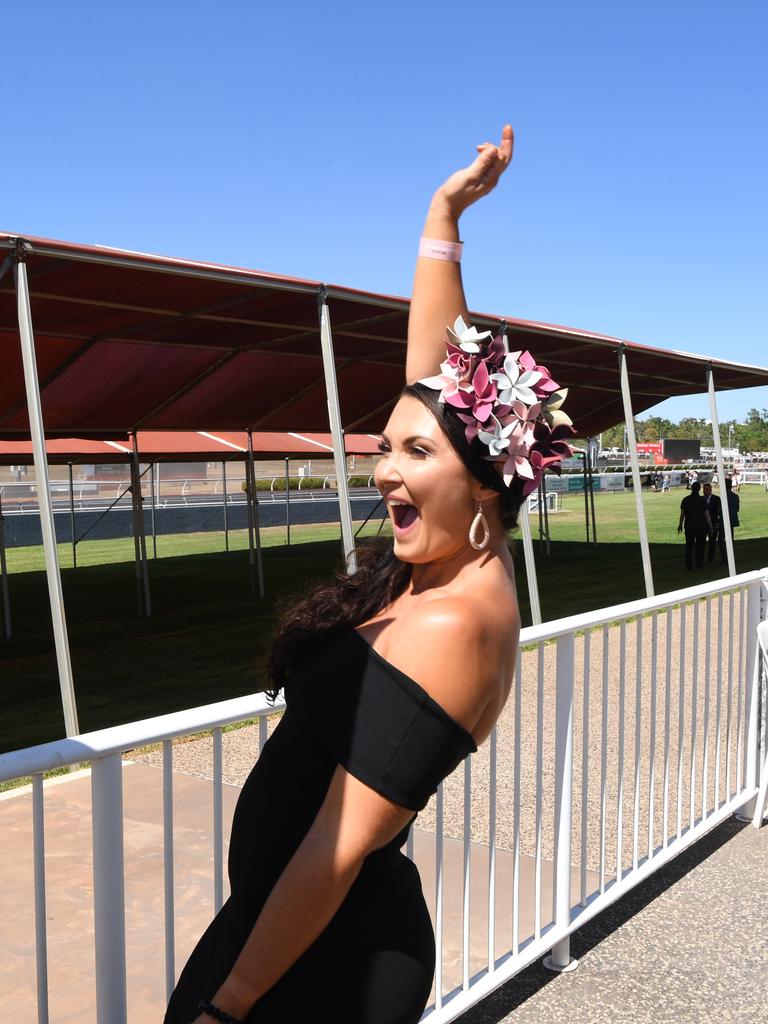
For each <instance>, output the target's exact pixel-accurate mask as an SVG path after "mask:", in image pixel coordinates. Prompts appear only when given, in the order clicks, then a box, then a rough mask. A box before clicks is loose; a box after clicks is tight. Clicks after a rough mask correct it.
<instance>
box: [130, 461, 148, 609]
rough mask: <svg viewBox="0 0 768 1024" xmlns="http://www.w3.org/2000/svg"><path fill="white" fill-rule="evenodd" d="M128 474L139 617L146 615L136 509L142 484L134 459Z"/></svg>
mask: <svg viewBox="0 0 768 1024" xmlns="http://www.w3.org/2000/svg"><path fill="white" fill-rule="evenodd" d="M128 472H129V473H130V478H131V486H130V492H131V530H132V533H133V571H134V577H135V579H136V604H137V606H138V609H139V615H143V614H144V596H143V595H144V590H143V584H142V580H141V548H140V547H139V515H138V511H137V508H136V491H137V490H138V489H139V488H140V487H141V483H140V481H139V480H138V477H137V473H136V467H135V466H134V462H133V458H132V459H131V461H130V463H129V465H128Z"/></svg>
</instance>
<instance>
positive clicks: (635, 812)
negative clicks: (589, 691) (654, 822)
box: [632, 615, 643, 871]
mask: <svg viewBox="0 0 768 1024" xmlns="http://www.w3.org/2000/svg"><path fill="white" fill-rule="evenodd" d="M636 625H637V630H636V635H635V751H634V753H635V789H634V803H633V806H632V867H633V869H634V870H635V871H637V865H638V861H639V857H640V852H639V847H640V742H641V738H642V737H641V728H640V727H641V723H642V717H643V617H642V615H638V617H637V619H636Z"/></svg>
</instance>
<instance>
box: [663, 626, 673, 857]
mask: <svg viewBox="0 0 768 1024" xmlns="http://www.w3.org/2000/svg"><path fill="white" fill-rule="evenodd" d="M664 621H665V629H666V637H665V644H664V803H663V811H662V838H661V843H662V847H663V848H664V849H666V848H667V843H668V841H669V753H670V751H669V745H670V737H671V726H672V708H671V703H672V609H671V608H667V611H666V614H665V618H664Z"/></svg>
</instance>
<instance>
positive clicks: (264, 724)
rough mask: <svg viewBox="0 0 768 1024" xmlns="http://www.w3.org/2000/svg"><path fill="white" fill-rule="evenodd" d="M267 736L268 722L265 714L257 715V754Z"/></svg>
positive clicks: (262, 747) (260, 750)
mask: <svg viewBox="0 0 768 1024" xmlns="http://www.w3.org/2000/svg"><path fill="white" fill-rule="evenodd" d="M268 738H269V723H268V721H267V716H266V715H259V756H261V752H262V750H263V749H264V744H265V743H266V742H267V739H268Z"/></svg>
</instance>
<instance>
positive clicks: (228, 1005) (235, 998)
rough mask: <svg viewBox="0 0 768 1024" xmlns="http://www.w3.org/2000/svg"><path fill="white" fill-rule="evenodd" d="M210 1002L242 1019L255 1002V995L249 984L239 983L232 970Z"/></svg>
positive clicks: (237, 1018)
mask: <svg viewBox="0 0 768 1024" xmlns="http://www.w3.org/2000/svg"><path fill="white" fill-rule="evenodd" d="M211 1002H212V1003H213V1004H214V1006H217V1007H218V1008H219V1009H220V1010H224V1011H225V1012H226V1013H228V1014H230V1015H231V1016H232V1017H234V1018H235V1019H236V1020H242V1019H243V1018H244V1017H246V1016H247V1014H248V1012H249V1011H250V1009H251V1007H252V1006H253V1005H254V1003H255V1002H256V996H255V995H254V994H253V992H252V990H251V988H250V986H249V985H247V984H243V983H241V981H240V980H239V978H238V977H237V975H236V974H234V972H232V973H230V975H229V976H228V978H227V979H226V981H225V982H224V984H223V985H222V986H221V988H220V989H219V990H218V992H217V993H216V994H215V995H214V997H213V999H212V1000H211Z"/></svg>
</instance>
